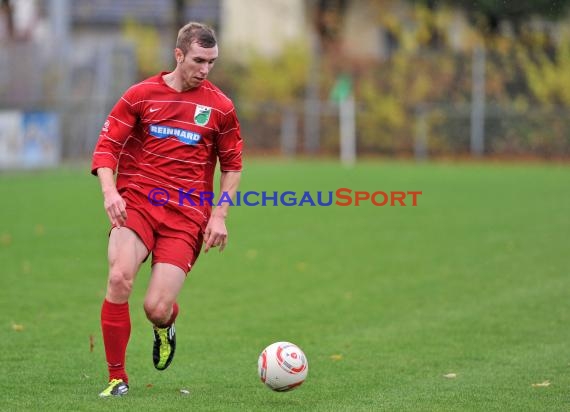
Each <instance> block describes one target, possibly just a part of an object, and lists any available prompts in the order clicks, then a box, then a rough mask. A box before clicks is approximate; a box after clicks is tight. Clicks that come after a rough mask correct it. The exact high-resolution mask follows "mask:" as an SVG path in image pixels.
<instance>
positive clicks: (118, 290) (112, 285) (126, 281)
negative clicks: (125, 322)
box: [107, 268, 133, 297]
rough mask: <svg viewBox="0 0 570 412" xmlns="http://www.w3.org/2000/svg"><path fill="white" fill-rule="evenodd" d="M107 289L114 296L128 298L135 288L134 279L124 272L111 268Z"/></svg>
mask: <svg viewBox="0 0 570 412" xmlns="http://www.w3.org/2000/svg"><path fill="white" fill-rule="evenodd" d="M107 288H108V290H109V292H111V293H112V294H115V295H122V296H126V297H128V296H129V295H130V294H131V290H132V288H133V278H132V276H129V274H128V273H126V272H125V271H123V270H120V269H117V268H111V270H110V271H109V280H108V284H107Z"/></svg>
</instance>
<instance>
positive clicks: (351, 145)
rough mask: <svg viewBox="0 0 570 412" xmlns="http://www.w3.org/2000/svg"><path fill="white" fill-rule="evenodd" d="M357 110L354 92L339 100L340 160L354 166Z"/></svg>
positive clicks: (344, 163)
mask: <svg viewBox="0 0 570 412" xmlns="http://www.w3.org/2000/svg"><path fill="white" fill-rule="evenodd" d="M355 117H356V110H355V102H354V94H352V93H350V94H349V95H348V96H346V98H344V99H342V100H341V101H340V102H339V121H340V162H341V163H342V164H343V166H353V165H354V163H355V162H356V119H355Z"/></svg>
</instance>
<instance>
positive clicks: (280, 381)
mask: <svg viewBox="0 0 570 412" xmlns="http://www.w3.org/2000/svg"><path fill="white" fill-rule="evenodd" d="M257 370H258V372H259V377H260V378H261V382H263V383H264V384H265V385H267V387H269V388H270V389H272V390H274V391H277V392H286V391H290V390H291V389H295V388H297V387H299V385H301V384H302V383H303V382H304V381H305V378H306V377H307V372H309V362H308V361H307V357H306V356H305V354H304V353H303V351H302V350H301V348H299V347H298V346H297V345H295V344H293V343H291V342H275V343H272V344H271V345H269V346H268V347H266V348H265V349H264V350H263V352H261V355H259V359H258V360H257Z"/></svg>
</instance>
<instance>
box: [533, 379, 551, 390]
mask: <svg viewBox="0 0 570 412" xmlns="http://www.w3.org/2000/svg"><path fill="white" fill-rule="evenodd" d="M548 386H550V381H544V382H541V383H533V384H532V387H533V388H546V387H548Z"/></svg>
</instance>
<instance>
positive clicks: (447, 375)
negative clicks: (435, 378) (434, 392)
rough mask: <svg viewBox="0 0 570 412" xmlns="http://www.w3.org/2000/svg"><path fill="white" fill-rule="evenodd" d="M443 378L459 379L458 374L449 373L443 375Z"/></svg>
mask: <svg viewBox="0 0 570 412" xmlns="http://www.w3.org/2000/svg"><path fill="white" fill-rule="evenodd" d="M443 377H444V378H447V379H455V378H457V374H456V373H448V374H446V375H443Z"/></svg>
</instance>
